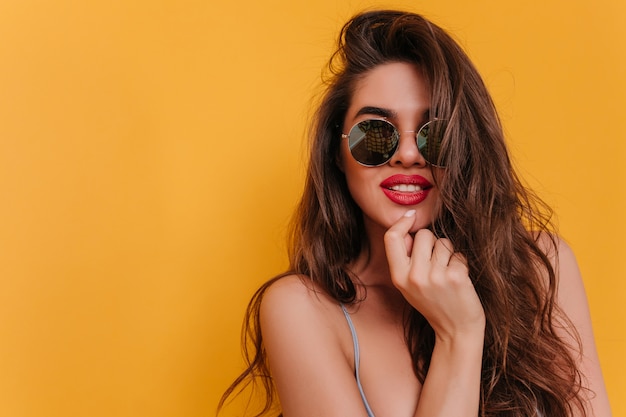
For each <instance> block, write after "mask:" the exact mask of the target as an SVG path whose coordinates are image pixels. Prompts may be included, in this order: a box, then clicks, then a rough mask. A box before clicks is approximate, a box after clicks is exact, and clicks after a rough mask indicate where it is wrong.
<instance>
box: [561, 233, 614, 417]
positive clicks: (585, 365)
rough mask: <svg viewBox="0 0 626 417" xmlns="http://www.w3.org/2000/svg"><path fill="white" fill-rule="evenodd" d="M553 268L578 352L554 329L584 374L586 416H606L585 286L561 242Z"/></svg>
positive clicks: (567, 337)
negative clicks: (576, 337)
mask: <svg viewBox="0 0 626 417" xmlns="http://www.w3.org/2000/svg"><path fill="white" fill-rule="evenodd" d="M555 267H556V273H557V277H558V283H559V286H558V292H557V303H558V305H559V307H560V308H561V310H562V311H563V313H564V314H565V315H566V316H567V317H568V318H569V319H570V320H571V322H572V324H573V325H574V327H575V328H576V330H577V331H578V334H579V336H580V341H581V348H582V352H578V350H577V347H578V343H577V341H576V340H574V339H573V337H572V335H571V334H569V333H568V332H567V331H566V330H563V329H557V330H558V331H560V332H561V337H562V338H563V339H564V340H565V341H567V342H568V344H569V345H570V346H572V349H574V352H573V355H574V357H578V358H580V362H579V366H580V371H581V372H582V374H583V376H584V380H583V385H585V386H586V388H588V390H589V391H588V392H587V393H583V395H584V396H585V397H586V398H587V415H588V416H590V417H591V416H594V417H610V416H611V407H610V405H609V399H608V396H607V392H606V387H605V385H604V379H603V377H602V370H601V368H600V361H599V359H598V352H597V350H596V344H595V340H594V337H593V329H592V326H591V317H590V314H589V306H588V303H587V296H586V293H585V287H584V285H583V280H582V277H581V274H580V270H579V269H578V264H577V262H576V258H575V256H574V253H573V252H572V250H571V249H570V247H569V246H568V245H567V244H566V243H565V242H563V241H559V248H558V262H556V265H555Z"/></svg>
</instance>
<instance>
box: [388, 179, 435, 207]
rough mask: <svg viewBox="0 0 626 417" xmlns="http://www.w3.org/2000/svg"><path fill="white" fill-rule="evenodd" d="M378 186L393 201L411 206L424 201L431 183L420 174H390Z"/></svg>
mask: <svg viewBox="0 0 626 417" xmlns="http://www.w3.org/2000/svg"><path fill="white" fill-rule="evenodd" d="M380 187H381V188H382V191H383V193H384V194H385V195H386V196H387V198H389V200H391V201H392V202H393V203H395V204H400V205H402V206H412V205H415V204H419V203H421V202H422V201H424V200H425V199H426V197H428V193H429V191H430V189H431V188H432V187H433V185H432V184H431V183H430V181H428V180H427V179H426V178H424V177H422V176H421V175H392V176H391V177H389V178H386V179H385V180H384V181H383V182H381V183H380Z"/></svg>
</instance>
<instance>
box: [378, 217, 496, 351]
mask: <svg viewBox="0 0 626 417" xmlns="http://www.w3.org/2000/svg"><path fill="white" fill-rule="evenodd" d="M414 221H415V211H414V210H410V211H408V212H407V213H406V214H405V215H404V216H403V217H402V218H401V219H400V220H398V221H397V222H396V223H395V224H394V225H393V226H392V227H391V228H390V229H389V230H388V231H387V233H386V234H385V249H386V252H387V260H388V262H389V270H390V273H391V279H392V281H393V283H394V285H395V286H396V287H397V288H398V290H400V292H401V293H402V295H403V296H404V298H405V299H406V300H407V301H408V302H409V303H410V304H411V305H412V306H413V307H415V309H417V310H418V311H419V312H420V313H421V314H422V315H423V316H424V317H425V318H426V320H428V322H429V323H430V325H431V326H432V328H433V330H434V331H435V334H436V336H437V338H438V339H439V340H444V341H448V342H450V341H452V340H456V339H457V338H459V337H461V338H467V337H473V336H477V335H479V336H480V340H481V343H482V337H483V335H484V329H485V313H484V310H483V307H482V304H481V302H480V300H479V298H478V295H477V294H476V290H475V289H474V285H473V284H472V281H471V280H470V278H469V273H468V268H467V260H466V259H465V257H464V256H463V255H462V254H460V253H456V252H454V248H453V246H452V243H451V242H450V241H449V240H448V239H437V238H436V237H435V235H434V234H433V233H432V232H431V231H430V230H427V229H421V230H419V231H418V232H417V233H416V234H415V236H414V237H412V236H411V235H410V234H409V230H410V229H411V227H412V226H413V223H414Z"/></svg>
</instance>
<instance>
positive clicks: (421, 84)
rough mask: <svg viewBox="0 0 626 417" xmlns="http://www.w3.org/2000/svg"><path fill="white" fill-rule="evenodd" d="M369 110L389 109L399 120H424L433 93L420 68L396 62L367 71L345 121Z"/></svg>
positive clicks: (356, 87)
mask: <svg viewBox="0 0 626 417" xmlns="http://www.w3.org/2000/svg"><path fill="white" fill-rule="evenodd" d="M366 107H372V108H374V107H377V108H382V109H387V110H389V111H390V113H392V114H394V115H397V116H398V117H409V116H411V115H419V116H420V117H421V115H422V114H424V113H425V112H427V111H428V109H429V108H430V92H429V88H428V86H427V84H426V81H425V78H424V76H423V75H422V72H421V70H420V68H419V67H418V66H417V65H414V64H410V63H404V62H394V63H388V64H383V65H379V66H377V67H375V68H374V69H372V70H371V71H369V72H367V73H366V74H365V75H364V76H362V77H361V78H360V79H359V80H358V81H357V82H356V84H355V86H354V90H353V93H352V97H351V100H350V107H349V108H348V112H347V114H346V120H348V119H351V118H355V117H357V116H358V113H359V111H360V110H361V109H363V108H366Z"/></svg>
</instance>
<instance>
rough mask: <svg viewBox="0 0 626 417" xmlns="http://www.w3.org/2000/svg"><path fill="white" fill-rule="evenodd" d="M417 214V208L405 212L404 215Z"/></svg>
mask: <svg viewBox="0 0 626 417" xmlns="http://www.w3.org/2000/svg"><path fill="white" fill-rule="evenodd" d="M414 214H415V210H409V211H407V212H406V213H404V217H412V216H413V215H414Z"/></svg>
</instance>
